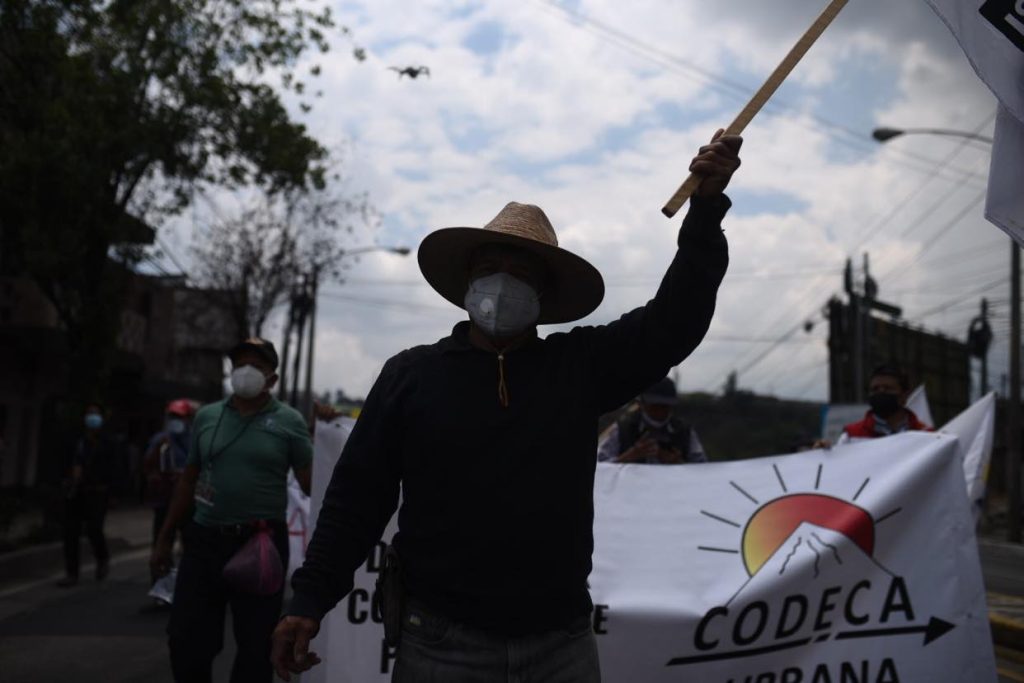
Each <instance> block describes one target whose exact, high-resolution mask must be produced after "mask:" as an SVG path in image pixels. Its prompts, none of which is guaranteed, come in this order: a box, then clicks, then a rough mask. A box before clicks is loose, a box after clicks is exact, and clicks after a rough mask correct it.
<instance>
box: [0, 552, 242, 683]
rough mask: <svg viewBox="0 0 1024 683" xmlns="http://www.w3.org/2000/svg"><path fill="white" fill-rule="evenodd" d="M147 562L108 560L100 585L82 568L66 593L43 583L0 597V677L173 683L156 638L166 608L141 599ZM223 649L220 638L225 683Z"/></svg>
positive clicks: (219, 672)
mask: <svg viewBox="0 0 1024 683" xmlns="http://www.w3.org/2000/svg"><path fill="white" fill-rule="evenodd" d="M147 562H148V551H139V552H135V553H132V554H131V555H128V556H122V557H120V558H116V559H115V561H114V563H113V564H112V566H111V571H110V576H109V577H108V579H107V580H106V581H104V582H102V583H97V582H95V581H93V580H91V578H90V576H91V571H85V572H83V577H84V580H83V581H81V582H79V585H78V586H76V587H74V588H65V589H61V588H56V587H55V585H54V582H53V580H52V579H47V580H40V581H37V582H33V584H28V585H27V586H22V587H20V588H21V590H18V588H10V589H8V590H6V591H5V592H4V593H0V662H2V666H0V670H2V671H3V673H2V674H0V678H2V679H3V680H4V681H5V682H6V683H52V682H55V681H76V683H101V682H104V683H107V682H109V683H114V682H117V683H173V679H172V678H171V672H170V663H169V661H168V656H167V637H166V635H165V634H164V629H165V627H166V625H167V615H168V611H167V609H165V608H157V607H155V606H154V604H153V601H152V600H151V599H150V598H148V597H146V592H147V591H148V589H149V569H148V565H147ZM86 569H89V568H86ZM228 628H230V627H228ZM229 632H230V631H229ZM231 649H232V646H231V639H230V638H225V648H224V652H223V653H222V655H221V657H219V658H218V660H219V661H218V662H217V664H216V665H215V676H214V680H215V681H227V680H228V675H229V671H228V670H229V667H230V658H231V657H232V656H233V652H231Z"/></svg>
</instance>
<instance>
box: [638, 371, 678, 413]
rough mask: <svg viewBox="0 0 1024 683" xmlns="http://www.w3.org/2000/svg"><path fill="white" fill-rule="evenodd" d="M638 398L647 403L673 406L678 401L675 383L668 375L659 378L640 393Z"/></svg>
mask: <svg viewBox="0 0 1024 683" xmlns="http://www.w3.org/2000/svg"><path fill="white" fill-rule="evenodd" d="M640 400H641V401H643V402H644V403H647V404H649V405H663V406H674V405H675V404H676V403H678V402H679V397H678V395H677V394H676V383H675V382H673V381H672V378H670V377H665V378H662V379H659V380H658V381H657V382H655V383H654V384H653V385H651V386H649V387H647V389H646V390H645V391H644V392H643V393H642V394H640Z"/></svg>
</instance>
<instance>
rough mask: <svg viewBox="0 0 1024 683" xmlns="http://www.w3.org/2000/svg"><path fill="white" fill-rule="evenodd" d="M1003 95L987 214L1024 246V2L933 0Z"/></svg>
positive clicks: (988, 82)
mask: <svg viewBox="0 0 1024 683" xmlns="http://www.w3.org/2000/svg"><path fill="white" fill-rule="evenodd" d="M927 2H928V4H929V5H931V6H932V9H934V10H935V11H936V13H938V15H939V16H940V17H941V18H942V20H943V21H944V22H946V25H947V26H948V27H949V30H950V31H952V32H953V35H954V36H955V37H956V39H957V42H959V43H960V47H962V48H963V50H964V52H965V53H966V54H967V58H968V59H969V60H970V62H971V65H972V66H973V67H974V70H975V71H976V72H977V73H978V76H979V77H980V78H981V80H983V81H985V84H986V85H988V87H989V88H990V89H991V90H992V93H993V94H994V95H995V96H996V97H997V98H998V99H999V104H1000V106H999V118H998V120H997V121H996V133H995V144H994V148H993V152H992V164H991V168H990V172H989V187H988V198H987V201H986V204H985V217H986V218H987V219H988V220H990V221H991V222H992V223H994V224H995V225H997V226H998V227H999V228H1001V229H1002V230H1004V231H1006V232H1007V233H1008V234H1009V235H1010V236H1011V237H1012V238H1013V239H1014V240H1016V241H1017V243H1018V244H1020V245H1022V246H1024V192H1021V188H1022V187H1024V0H927Z"/></svg>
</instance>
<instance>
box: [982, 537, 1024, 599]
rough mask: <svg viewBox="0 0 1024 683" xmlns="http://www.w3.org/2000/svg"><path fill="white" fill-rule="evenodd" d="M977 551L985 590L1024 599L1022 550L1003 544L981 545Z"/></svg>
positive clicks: (1023, 556) (1018, 547)
mask: <svg viewBox="0 0 1024 683" xmlns="http://www.w3.org/2000/svg"><path fill="white" fill-rule="evenodd" d="M978 549H979V551H980V554H981V570H982V573H983V574H984V575H985V590H987V591H989V592H992V593H1002V594H1003V595H1016V596H1018V597H1024V549H1022V548H1021V547H1020V546H1017V547H1014V546H1010V545H1007V544H1003V543H995V544H988V543H981V544H979V546H978Z"/></svg>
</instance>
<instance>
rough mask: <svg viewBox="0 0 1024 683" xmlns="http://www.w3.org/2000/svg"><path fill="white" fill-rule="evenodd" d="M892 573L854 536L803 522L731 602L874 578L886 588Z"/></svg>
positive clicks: (812, 589) (759, 598) (760, 598)
mask: <svg viewBox="0 0 1024 683" xmlns="http://www.w3.org/2000/svg"><path fill="white" fill-rule="evenodd" d="M891 576H892V572H890V571H889V570H888V569H886V568H885V567H883V566H882V565H880V564H878V562H876V561H875V560H874V559H873V558H872V557H871V556H870V555H868V554H867V553H865V552H864V551H863V550H862V549H861V547H860V546H858V545H857V544H856V543H855V542H854V541H853V540H852V539H850V537H848V536H846V535H845V534H842V533H840V532H838V531H834V530H832V529H827V528H825V527H821V526H818V525H816V524H811V523H810V522H803V523H802V524H800V526H799V527H797V529H796V530H795V531H794V532H793V533H792V534H790V535H789V538H787V539H786V540H785V542H783V543H782V545H781V546H779V549H778V550H776V551H775V553H774V554H772V556H771V557H770V558H768V561H767V562H765V563H764V566H762V567H761V568H760V569H759V570H758V571H757V573H756V574H755V575H754V576H752V577H751V578H750V580H749V581H747V583H746V584H744V586H743V588H742V589H740V591H739V592H738V593H737V594H736V595H735V596H734V597H733V598H732V600H730V601H729V603H730V604H732V603H734V602H736V601H737V600H740V601H742V602H747V601H749V600H764V599H767V598H771V597H772V596H777V595H779V593H782V594H783V595H786V594H788V592H790V591H795V592H807V593H810V592H813V591H814V590H815V589H816V588H817V587H818V586H835V585H849V586H852V585H854V584H856V583H857V582H858V581H862V580H865V579H867V580H871V579H872V578H875V579H877V584H878V585H879V586H880V587H883V588H884V585H887V584H888V577H891ZM875 583H876V581H872V584H873V585H874V584H875ZM883 584H884V585H883Z"/></svg>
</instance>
